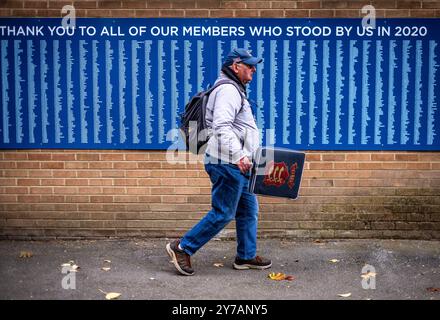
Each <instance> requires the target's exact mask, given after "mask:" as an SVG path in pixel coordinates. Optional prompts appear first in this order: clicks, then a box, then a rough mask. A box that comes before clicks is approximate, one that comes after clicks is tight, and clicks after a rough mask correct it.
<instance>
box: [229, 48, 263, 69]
mask: <svg viewBox="0 0 440 320" xmlns="http://www.w3.org/2000/svg"><path fill="white" fill-rule="evenodd" d="M261 61H263V59H261V58H256V57H253V56H252V54H251V53H250V51H249V50H246V49H243V48H238V49H233V50H232V51H231V52H229V54H228V56H227V57H226V60H225V62H224V63H223V65H224V66H230V65H232V64H233V63H234V62H243V63H245V64H248V65H250V66H256V65H257V64H259V63H260V62H261Z"/></svg>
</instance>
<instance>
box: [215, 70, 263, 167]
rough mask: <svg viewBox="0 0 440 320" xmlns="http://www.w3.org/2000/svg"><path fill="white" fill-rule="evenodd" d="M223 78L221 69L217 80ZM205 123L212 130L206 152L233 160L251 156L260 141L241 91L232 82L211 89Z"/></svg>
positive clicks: (249, 108)
mask: <svg viewBox="0 0 440 320" xmlns="http://www.w3.org/2000/svg"><path fill="white" fill-rule="evenodd" d="M222 79H228V77H227V76H226V75H225V74H224V73H223V72H221V73H220V76H219V78H218V79H217V80H216V82H218V81H220V80H222ZM242 102H243V104H242ZM206 123H207V125H208V129H209V132H210V134H211V138H210V139H209V141H208V146H207V148H206V153H208V154H209V155H210V156H211V157H214V158H217V159H220V160H221V161H222V162H227V163H233V164H235V163H237V162H238V161H239V160H240V159H241V158H243V157H244V156H247V157H248V158H249V159H251V160H252V158H253V155H254V153H255V151H256V150H257V149H258V147H259V145H260V134H259V130H258V128H257V124H256V123H255V118H254V115H253V113H252V109H251V107H250V104H249V101H248V100H247V99H246V97H245V96H244V92H239V91H238V90H237V88H236V86H235V85H233V84H224V85H221V86H219V87H218V88H216V89H214V91H212V92H211V94H210V95H209V99H208V104H207V106H206Z"/></svg>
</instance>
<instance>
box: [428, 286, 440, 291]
mask: <svg viewBox="0 0 440 320" xmlns="http://www.w3.org/2000/svg"><path fill="white" fill-rule="evenodd" d="M426 290H428V291H429V292H440V288H434V287H429V288H426Z"/></svg>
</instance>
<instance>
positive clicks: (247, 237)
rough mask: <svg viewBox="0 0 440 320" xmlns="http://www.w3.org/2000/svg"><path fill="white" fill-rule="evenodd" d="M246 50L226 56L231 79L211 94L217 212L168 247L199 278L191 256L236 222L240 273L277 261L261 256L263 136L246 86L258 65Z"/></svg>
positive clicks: (209, 160) (211, 169)
mask: <svg viewBox="0 0 440 320" xmlns="http://www.w3.org/2000/svg"><path fill="white" fill-rule="evenodd" d="M261 61H262V59H260V58H256V57H253V56H252V55H251V54H250V52H249V51H247V50H245V49H234V50H232V51H231V52H230V53H229V54H228V56H227V57H226V59H225V61H224V63H223V65H222V70H221V72H220V76H219V78H218V79H217V82H218V81H221V80H229V81H228V82H229V83H226V84H222V85H220V86H218V87H217V88H215V89H214V91H212V92H211V94H210V96H209V100H208V104H207V106H206V122H207V124H208V127H209V129H210V132H211V138H210V139H209V141H208V146H207V148H206V156H205V170H206V172H207V173H208V175H209V177H210V180H211V182H212V192H211V195H212V201H211V203H212V209H211V210H210V211H209V212H208V213H207V214H206V216H205V217H204V218H202V219H201V220H200V221H199V222H198V223H197V224H196V225H195V226H194V227H193V228H192V229H191V230H189V231H188V232H187V233H186V234H185V235H184V236H183V237H182V238H181V239H179V240H175V241H173V242H171V243H168V244H167V246H166V249H167V252H168V254H169V255H170V257H171V259H172V260H173V263H174V266H175V267H176V269H177V270H178V271H179V272H180V273H181V274H183V275H193V274H194V270H193V268H192V267H191V259H190V256H191V255H193V254H194V253H196V252H197V250H199V249H200V248H201V247H202V246H203V245H205V244H206V243H207V242H208V241H209V240H211V239H212V238H213V237H214V236H215V235H216V234H218V233H219V232H220V231H221V230H222V229H223V228H224V227H225V226H226V225H227V224H228V223H229V222H230V221H231V220H233V219H234V218H235V221H236V232H237V254H236V258H235V261H234V264H233V267H234V268H235V269H238V270H244V269H266V268H269V267H271V265H272V262H271V261H270V260H268V259H265V258H263V257H261V256H257V255H256V251H257V222H258V202H257V197H256V195H255V194H253V193H250V192H249V191H248V190H247V188H248V183H249V177H250V172H249V170H250V168H251V166H252V157H253V154H254V152H255V151H256V150H257V149H258V147H259V143H260V138H259V131H258V128H257V125H256V123H255V119H254V116H253V113H252V109H251V107H250V105H249V102H248V100H247V98H246V84H247V83H249V82H250V81H251V80H252V76H253V74H254V73H255V71H256V67H257V64H258V63H260V62H261Z"/></svg>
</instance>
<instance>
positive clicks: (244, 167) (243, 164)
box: [236, 156, 252, 174]
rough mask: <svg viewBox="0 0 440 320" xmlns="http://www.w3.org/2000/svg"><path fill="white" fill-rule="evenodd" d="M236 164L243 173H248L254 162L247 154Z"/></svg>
mask: <svg viewBox="0 0 440 320" xmlns="http://www.w3.org/2000/svg"><path fill="white" fill-rule="evenodd" d="M236 164H237V166H238V168H239V169H240V171H241V173H243V174H246V173H247V172H248V171H249V169H250V168H251V167H252V162H251V161H250V160H249V158H248V157H246V156H244V157H243V158H241V159H240V160H238V162H237V163H236Z"/></svg>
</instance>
